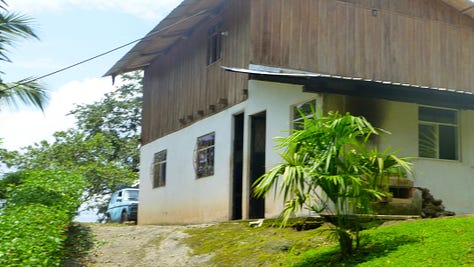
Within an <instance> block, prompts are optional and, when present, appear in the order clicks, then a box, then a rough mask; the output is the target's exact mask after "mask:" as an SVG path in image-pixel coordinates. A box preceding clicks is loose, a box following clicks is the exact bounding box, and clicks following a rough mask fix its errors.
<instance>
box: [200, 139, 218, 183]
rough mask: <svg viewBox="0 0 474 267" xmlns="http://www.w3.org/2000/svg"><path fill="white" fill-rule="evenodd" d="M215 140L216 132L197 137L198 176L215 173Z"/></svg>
mask: <svg viewBox="0 0 474 267" xmlns="http://www.w3.org/2000/svg"><path fill="white" fill-rule="evenodd" d="M214 140H215V133H210V134H206V135H203V136H201V137H198V139H197V150H196V175H197V178H202V177H206V176H211V175H214Z"/></svg>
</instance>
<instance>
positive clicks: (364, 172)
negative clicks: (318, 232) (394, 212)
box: [254, 111, 410, 256]
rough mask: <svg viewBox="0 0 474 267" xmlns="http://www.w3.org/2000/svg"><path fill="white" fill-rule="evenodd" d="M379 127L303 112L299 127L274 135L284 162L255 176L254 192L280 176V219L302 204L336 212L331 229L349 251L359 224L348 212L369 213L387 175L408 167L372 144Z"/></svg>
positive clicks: (264, 190) (384, 193) (258, 192)
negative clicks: (288, 133)
mask: <svg viewBox="0 0 474 267" xmlns="http://www.w3.org/2000/svg"><path fill="white" fill-rule="evenodd" d="M313 113H314V111H313ZM302 116H304V114H302ZM313 118H315V119H313ZM381 131H383V130H378V129H375V128H374V127H372V125H371V124H370V123H369V122H368V121H367V120H366V119H365V118H363V117H355V116H352V115H350V114H345V115H341V114H338V113H332V112H330V113H329V114H328V115H327V116H325V117H323V116H316V114H313V116H312V118H307V117H305V118H304V127H302V129H301V130H294V132H293V133H292V134H291V135H289V136H288V137H284V138H279V139H278V142H279V143H280V144H279V145H278V147H277V148H279V149H281V150H282V152H281V157H282V159H283V161H284V163H282V164H279V165H277V166H276V167H274V168H273V169H271V170H270V171H269V172H267V173H266V174H264V175H263V176H262V177H260V178H259V179H258V180H257V181H256V182H255V184H254V192H255V194H256V195H257V196H263V195H265V194H266V193H268V192H269V191H270V190H271V189H272V188H275V190H276V184H277V183H278V181H279V180H280V179H281V183H280V184H279V186H280V193H281V194H282V195H283V198H284V201H285V209H284V211H283V213H282V217H283V223H285V222H286V220H288V218H290V217H291V216H292V215H293V214H295V213H298V212H299V211H300V210H301V209H303V208H306V209H310V210H312V211H315V212H318V213H320V212H327V213H330V214H333V215H335V218H336V220H334V221H333V223H334V225H335V228H334V233H335V235H336V237H337V239H338V241H339V244H340V246H341V252H342V254H343V255H345V256H348V255H350V254H351V253H352V240H353V238H356V241H357V244H359V234H358V233H359V230H360V227H359V226H358V222H357V217H355V218H351V215H353V214H356V213H357V214H367V213H370V212H371V211H370V203H371V202H372V201H374V200H376V199H379V198H381V197H383V196H387V195H388V192H387V191H386V190H384V189H385V188H384V187H383V185H385V184H387V180H388V176H389V174H390V173H392V172H393V171H394V170H396V169H399V168H403V169H404V170H406V171H409V170H410V167H409V164H408V163H407V162H406V161H405V160H404V159H401V158H398V157H397V156H396V155H395V154H394V152H393V151H389V150H385V151H379V150H378V149H377V147H376V146H375V144H373V142H374V139H375V136H377V135H380V132H381Z"/></svg>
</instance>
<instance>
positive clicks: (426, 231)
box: [294, 217, 474, 267]
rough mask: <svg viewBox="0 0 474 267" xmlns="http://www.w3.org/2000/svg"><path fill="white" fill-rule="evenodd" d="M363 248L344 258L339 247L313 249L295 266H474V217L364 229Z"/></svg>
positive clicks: (304, 254) (403, 223)
mask: <svg viewBox="0 0 474 267" xmlns="http://www.w3.org/2000/svg"><path fill="white" fill-rule="evenodd" d="M363 233H364V235H363V238H362V240H361V247H360V249H359V250H358V251H357V253H356V254H354V255H353V257H351V258H350V259H342V258H340V257H339V255H338V251H337V249H336V247H326V248H323V249H313V250H309V251H307V252H305V253H303V254H302V255H301V260H300V262H299V263H298V264H296V265H294V266H301V267H303V266H472V265H473V264H474V250H473V246H472V245H473V243H472V236H473V235H474V218H472V217H465V218H444V219H432V220H419V221H416V222H402V223H399V224H396V225H392V226H387V227H380V228H378V229H371V230H366V231H364V232H363Z"/></svg>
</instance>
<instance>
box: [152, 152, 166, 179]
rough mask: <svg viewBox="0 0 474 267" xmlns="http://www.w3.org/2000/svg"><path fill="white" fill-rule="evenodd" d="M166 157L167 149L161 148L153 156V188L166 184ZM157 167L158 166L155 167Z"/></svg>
mask: <svg viewBox="0 0 474 267" xmlns="http://www.w3.org/2000/svg"><path fill="white" fill-rule="evenodd" d="M167 159H168V150H167V149H163V150H161V151H158V152H156V153H155V154H154V156H153V172H152V173H153V176H152V186H153V188H159V187H165V186H166V165H167V164H166V162H167ZM157 167H159V168H157Z"/></svg>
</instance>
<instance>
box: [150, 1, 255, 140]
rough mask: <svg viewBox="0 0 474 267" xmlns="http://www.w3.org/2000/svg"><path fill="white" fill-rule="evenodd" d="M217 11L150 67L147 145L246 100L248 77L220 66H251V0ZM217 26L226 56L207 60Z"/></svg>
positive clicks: (226, 3) (229, 3)
mask: <svg viewBox="0 0 474 267" xmlns="http://www.w3.org/2000/svg"><path fill="white" fill-rule="evenodd" d="M213 10H214V11H215V12H214V13H211V14H209V15H208V16H207V17H206V18H205V19H203V20H202V21H201V22H200V23H199V24H198V25H195V26H194V27H193V28H192V31H190V32H189V34H188V35H187V36H185V37H183V38H181V39H180V40H179V42H176V43H175V44H174V45H173V46H172V47H170V48H169V50H168V51H166V53H162V54H160V55H159V56H157V57H156V58H155V59H154V61H153V62H152V63H151V64H150V65H149V66H148V67H146V68H145V80H144V96H143V99H144V104H143V123H142V142H143V143H144V144H146V143H149V142H151V141H153V140H155V139H157V138H159V137H162V136H164V135H166V134H169V133H172V132H174V131H176V130H178V129H181V128H183V127H185V126H188V125H189V124H192V123H194V122H196V121H198V120H201V119H202V118H205V117H207V116H209V115H211V114H214V113H216V112H219V111H221V110H222V109H224V108H227V107H229V106H232V105H235V104H237V103H240V102H242V101H243V100H245V99H246V90H245V89H246V86H247V78H246V77H243V76H241V75H238V74H234V73H228V72H225V71H224V70H222V69H221V65H231V66H241V67H246V66H248V58H249V56H248V48H249V44H250V41H249V32H248V29H249V24H248V23H249V21H250V19H249V0H227V1H223V4H221V5H220V6H214V7H213ZM216 26H217V28H218V29H219V30H220V32H219V34H221V35H222V36H221V37H222V38H221V41H222V57H221V58H220V59H219V60H217V61H216V62H213V63H212V64H208V36H209V30H210V29H213V28H215V27H216Z"/></svg>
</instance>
